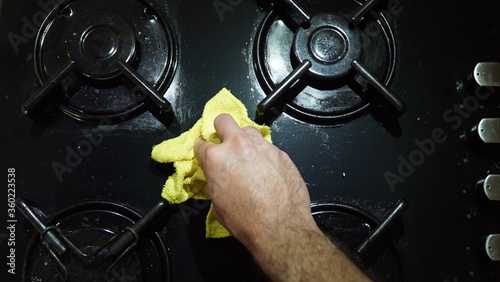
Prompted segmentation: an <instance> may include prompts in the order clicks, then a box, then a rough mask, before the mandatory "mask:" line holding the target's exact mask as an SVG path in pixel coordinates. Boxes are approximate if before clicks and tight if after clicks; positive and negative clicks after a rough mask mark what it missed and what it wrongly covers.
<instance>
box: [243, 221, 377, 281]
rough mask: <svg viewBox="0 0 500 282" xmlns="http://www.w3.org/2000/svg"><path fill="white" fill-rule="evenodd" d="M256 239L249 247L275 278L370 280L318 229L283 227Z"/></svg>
mask: <svg viewBox="0 0 500 282" xmlns="http://www.w3.org/2000/svg"><path fill="white" fill-rule="evenodd" d="M266 237H267V238H266ZM256 240H257V241H255V242H254V243H253V244H251V245H250V246H248V247H249V249H250V251H251V252H252V254H253V256H254V258H255V260H256V261H257V263H258V264H259V265H260V266H261V268H262V270H263V271H264V272H265V273H266V274H267V275H268V276H269V278H271V279H272V280H273V281H287V282H288V281H339V282H340V281H356V282H360V281H370V280H369V279H368V278H367V277H366V276H365V275H364V274H363V273H362V272H361V271H360V270H359V269H358V268H357V267H356V266H355V265H354V264H353V263H352V262H351V261H350V260H349V259H348V258H347V257H346V256H345V255H344V253H342V251H340V250H339V249H338V248H337V247H336V246H335V245H333V244H332V243H331V242H330V240H329V239H328V238H327V237H326V236H325V235H324V234H323V233H322V232H321V231H320V230H319V229H317V228H312V229H311V228H309V229H304V228H303V227H300V228H297V227H281V228H279V229H278V230H275V232H273V233H272V234H270V235H269V236H265V237H263V236H259V237H258V238H257V239H256ZM259 240H260V241H259Z"/></svg>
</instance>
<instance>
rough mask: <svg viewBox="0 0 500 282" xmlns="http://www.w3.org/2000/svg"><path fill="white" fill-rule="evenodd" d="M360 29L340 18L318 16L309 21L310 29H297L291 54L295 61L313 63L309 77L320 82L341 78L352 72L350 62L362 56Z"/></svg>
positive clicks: (325, 15) (326, 15) (324, 15)
mask: <svg viewBox="0 0 500 282" xmlns="http://www.w3.org/2000/svg"><path fill="white" fill-rule="evenodd" d="M359 46H361V35H360V32H359V30H357V29H354V28H352V27H351V26H350V25H349V20H348V19H347V18H345V17H342V16H334V15H329V14H321V15H317V16H314V17H313V18H312V19H311V25H310V26H309V28H307V29H304V28H302V27H299V28H298V30H297V31H296V32H295V36H294V41H293V54H294V57H295V59H296V60H297V61H298V62H303V61H304V60H310V61H311V62H312V66H311V68H309V70H308V74H309V75H311V76H312V77H314V78H317V79H321V80H332V79H337V78H340V77H344V76H346V75H347V74H349V72H350V71H351V69H352V67H351V63H352V61H353V60H359V58H360V57H361V53H362V48H359Z"/></svg>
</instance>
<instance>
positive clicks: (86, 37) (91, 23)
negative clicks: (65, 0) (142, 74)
mask: <svg viewBox="0 0 500 282" xmlns="http://www.w3.org/2000/svg"><path fill="white" fill-rule="evenodd" d="M65 42H67V45H68V46H67V48H68V53H69V54H68V55H69V57H70V58H72V59H73V60H74V61H75V62H76V67H77V68H78V70H79V71H80V72H82V73H83V74H84V75H86V76H88V77H90V78H94V79H110V78H113V77H116V76H117V75H119V74H120V70H119V69H118V67H117V66H116V62H117V61H122V62H126V63H130V62H131V61H132V59H133V57H134V55H135V38H134V32H133V31H132V29H131V28H130V26H128V24H127V23H126V22H125V20H123V19H122V18H121V17H119V16H117V15H116V14H111V13H105V12H97V13H94V14H92V15H90V16H87V17H84V18H82V19H80V20H79V22H78V23H77V24H76V25H75V27H73V30H72V31H70V32H69V37H68V39H67V40H66V41H65Z"/></svg>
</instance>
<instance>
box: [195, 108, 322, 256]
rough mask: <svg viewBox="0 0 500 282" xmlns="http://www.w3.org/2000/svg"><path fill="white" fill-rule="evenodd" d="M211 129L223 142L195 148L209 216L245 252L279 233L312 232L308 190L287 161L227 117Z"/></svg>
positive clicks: (250, 130) (256, 133) (200, 143)
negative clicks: (290, 230)
mask: <svg viewBox="0 0 500 282" xmlns="http://www.w3.org/2000/svg"><path fill="white" fill-rule="evenodd" d="M214 125H215V129H216V131H217V133H218V135H219V137H220V139H221V141H222V143H221V144H214V143H211V142H207V141H202V140H199V141H198V142H197V143H196V144H195V153H196V158H197V159H198V161H199V162H200V164H201V167H202V169H203V172H204V173H205V177H206V179H207V187H208V190H209V193H210V197H211V199H212V202H213V205H214V206H213V215H214V217H215V218H216V219H217V220H218V221H219V222H220V223H221V224H222V225H223V226H224V227H226V229H228V230H229V232H231V234H232V235H233V236H234V237H236V238H237V239H238V240H240V241H241V242H242V243H243V244H244V245H246V246H247V247H248V248H249V249H251V248H252V247H254V246H255V245H256V244H258V243H257V242H256V240H258V239H259V238H262V240H266V239H268V238H269V237H270V236H271V235H273V234H274V235H276V234H277V233H279V232H278V231H279V230H281V229H283V228H295V227H297V228H306V229H312V230H317V226H316V223H315V222H314V219H313V218H312V216H311V209H310V198H309V194H308V191H307V187H306V185H305V183H304V180H303V179H302V177H301V175H300V173H299V171H298V169H297V168H296V166H295V165H294V164H293V162H292V160H291V159H290V157H289V156H288V155H287V154H286V153H285V152H283V151H281V150H280V149H278V148H277V147H276V146H274V145H272V144H271V143H269V142H268V141H266V140H265V139H264V138H263V137H262V135H261V134H260V132H259V131H258V130H256V129H255V128H253V127H244V128H240V127H239V126H238V125H237V123H236V122H235V121H234V119H233V118H232V117H231V116H230V115H228V114H222V115H219V116H218V117H217V118H216V119H215V121H214Z"/></svg>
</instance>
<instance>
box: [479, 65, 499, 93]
mask: <svg viewBox="0 0 500 282" xmlns="http://www.w3.org/2000/svg"><path fill="white" fill-rule="evenodd" d="M474 79H475V80H476V82H477V84H479V85H480V86H497V87H498V86H500V63H478V64H477V65H476V67H475V68H474Z"/></svg>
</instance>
